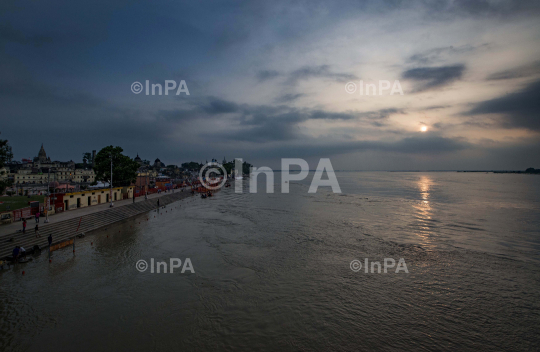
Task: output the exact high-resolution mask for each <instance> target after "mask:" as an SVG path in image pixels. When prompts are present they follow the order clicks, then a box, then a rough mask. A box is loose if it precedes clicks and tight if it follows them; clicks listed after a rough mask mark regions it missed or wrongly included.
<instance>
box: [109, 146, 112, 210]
mask: <svg viewBox="0 0 540 352" xmlns="http://www.w3.org/2000/svg"><path fill="white" fill-rule="evenodd" d="M110 186H111V190H110V192H109V198H111V205H110V206H109V208H112V207H113V201H112V153H111V184H110Z"/></svg>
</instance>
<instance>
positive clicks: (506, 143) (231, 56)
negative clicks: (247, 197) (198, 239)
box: [0, 0, 540, 170]
mask: <svg viewBox="0 0 540 352" xmlns="http://www.w3.org/2000/svg"><path fill="white" fill-rule="evenodd" d="M539 20H540V3H539V2H538V1H529V0H522V1H504V0H492V1H483V0H478V1H473V0H463V1H429V0H422V1H415V0H408V1H399V0H389V1H382V0H378V1H320V2H319V1H204V0H203V1H186V2H183V1H170V2H169V1H152V2H142V1H114V0H107V1H97V2H96V1H94V2H77V1H46V2H34V1H24V0H17V1H2V2H1V4H0V106H1V109H0V119H1V120H0V121H1V125H0V132H1V135H0V138H3V139H8V140H9V141H10V144H11V145H12V147H13V151H14V154H15V158H16V159H17V160H20V159H21V158H30V157H34V156H36V155H37V152H38V150H39V148H40V146H41V143H44V145H45V149H46V151H47V153H48V155H50V156H51V157H52V159H53V160H69V159H73V160H75V161H80V160H81V159H82V153H83V152H85V151H91V150H93V149H97V150H99V149H101V148H102V147H104V146H106V145H111V144H113V145H119V146H122V147H123V148H124V150H125V152H126V153H127V154H128V155H130V156H132V157H134V156H135V155H136V154H137V153H139V155H140V156H141V157H142V158H145V159H149V160H152V161H153V160H154V159H155V158H157V157H159V158H160V159H161V160H162V161H164V162H165V163H166V164H179V163H181V162H185V161H190V160H195V161H205V160H207V159H208V160H210V159H211V158H217V159H219V160H221V159H222V158H223V157H224V156H225V157H227V159H231V158H233V157H242V158H244V159H245V160H248V161H250V162H252V163H253V164H255V165H257V166H263V165H266V166H270V167H274V168H276V167H277V168H278V166H279V164H280V158H283V157H299V158H305V159H307V160H308V162H309V164H310V167H311V168H315V166H316V163H317V160H318V159H319V158H321V157H330V158H331V160H332V163H333V165H334V167H335V168H336V169H349V170H404V169H407V170H419V169H423V170H426V169H428V170H443V169H525V168H527V167H537V168H540V21H539ZM146 80H148V81H149V83H150V84H158V83H159V84H161V85H164V84H165V80H174V81H176V82H177V83H178V82H180V81H181V80H184V81H185V82H186V85H187V87H188V90H189V93H190V94H189V96H188V95H186V94H184V93H181V94H180V95H178V96H177V95H176V94H175V93H176V92H175V90H173V91H171V92H169V95H157V94H156V95H146V94H145V92H143V93H141V94H134V93H133V92H132V90H131V85H132V83H133V82H136V81H138V82H142V83H143V84H145V82H146ZM396 80H398V81H399V83H400V86H401V88H402V90H403V93H404V94H403V95H401V94H399V93H396V92H394V94H390V89H386V90H383V91H382V94H381V95H373V94H371V95H366V94H365V89H364V94H361V93H360V89H359V88H360V86H362V85H366V84H376V85H378V84H379V82H380V81H389V82H391V85H393V84H394V82H395V81H396ZM349 82H352V83H354V84H355V85H356V87H357V90H356V91H355V92H352V90H353V89H352V88H351V87H353V88H354V86H353V85H351V84H350V83H349ZM361 82H362V83H361ZM347 84H349V85H348V87H349V89H350V90H349V91H346V89H345V87H346V85H347ZM370 93H373V92H372V91H371V92H370ZM422 126H426V128H427V131H425V132H422V131H421V128H422Z"/></svg>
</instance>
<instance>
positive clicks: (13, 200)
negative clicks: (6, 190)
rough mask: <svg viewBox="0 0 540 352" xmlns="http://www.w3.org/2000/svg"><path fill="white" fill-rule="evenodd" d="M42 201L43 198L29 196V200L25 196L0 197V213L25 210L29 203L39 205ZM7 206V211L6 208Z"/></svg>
mask: <svg viewBox="0 0 540 352" xmlns="http://www.w3.org/2000/svg"><path fill="white" fill-rule="evenodd" d="M44 200H45V196H30V198H28V197H27V196H12V197H0V202H1V203H2V204H0V212H3V211H8V210H15V209H20V208H26V207H27V206H28V202H30V201H39V202H40V203H43V202H44ZM8 206H9V209H8V208H7V207H8Z"/></svg>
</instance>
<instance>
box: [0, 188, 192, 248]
mask: <svg viewBox="0 0 540 352" xmlns="http://www.w3.org/2000/svg"><path fill="white" fill-rule="evenodd" d="M191 196H192V195H191V192H178V193H173V194H169V195H166V196H161V197H159V198H157V199H159V203H160V206H165V205H168V204H171V203H174V202H176V201H179V200H181V199H184V198H188V197H191ZM156 208H157V201H156V198H154V199H151V200H141V201H138V202H137V203H133V204H129V205H124V206H122V207H118V208H110V209H107V210H102V211H99V212H96V213H92V214H88V215H83V216H82V220H81V226H80V228H79V231H77V226H78V225H79V219H81V217H76V218H72V219H68V220H64V221H60V222H57V223H53V224H48V225H46V226H43V227H41V228H40V231H39V233H40V234H41V237H39V238H36V235H35V233H34V229H32V228H30V229H28V230H27V231H26V234H24V235H23V234H22V232H17V233H14V234H12V235H7V236H3V237H2V238H1V239H0V241H1V242H0V258H6V257H7V256H11V253H12V252H13V248H14V247H15V246H22V247H24V249H25V250H26V251H27V252H29V251H30V250H31V249H32V247H33V246H34V245H36V244H37V245H38V246H39V247H41V249H45V248H47V246H48V245H49V243H48V241H47V237H49V234H52V237H53V244H55V243H59V242H63V241H65V240H67V239H70V238H73V237H74V236H75V235H78V234H80V233H83V232H84V233H87V232H90V231H93V230H96V229H99V228H101V227H104V226H107V225H111V224H113V223H115V222H119V221H122V220H126V219H129V218H131V217H134V216H137V215H139V214H143V213H146V212H149V211H151V210H154V209H156ZM75 231H77V232H75ZM10 237H11V238H13V242H7V240H8V239H9V238H10Z"/></svg>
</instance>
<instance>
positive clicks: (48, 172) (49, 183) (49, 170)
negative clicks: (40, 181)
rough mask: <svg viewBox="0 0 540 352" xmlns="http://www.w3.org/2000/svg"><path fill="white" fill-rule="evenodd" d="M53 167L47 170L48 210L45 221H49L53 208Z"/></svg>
mask: <svg viewBox="0 0 540 352" xmlns="http://www.w3.org/2000/svg"><path fill="white" fill-rule="evenodd" d="M50 204H51V168H50V167H49V169H48V170H47V212H46V213H45V223H48V222H49V211H50V210H51V209H50V208H51V206H50Z"/></svg>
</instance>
